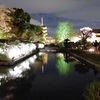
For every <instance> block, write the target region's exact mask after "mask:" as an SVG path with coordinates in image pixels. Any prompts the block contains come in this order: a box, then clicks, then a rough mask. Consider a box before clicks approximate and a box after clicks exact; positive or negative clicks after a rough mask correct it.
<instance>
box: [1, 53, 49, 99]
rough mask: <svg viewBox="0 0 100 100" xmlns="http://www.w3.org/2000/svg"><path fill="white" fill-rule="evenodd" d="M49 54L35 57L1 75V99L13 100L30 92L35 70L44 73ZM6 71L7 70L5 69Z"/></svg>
mask: <svg viewBox="0 0 100 100" xmlns="http://www.w3.org/2000/svg"><path fill="white" fill-rule="evenodd" d="M47 59H48V56H47V54H42V53H40V54H39V55H38V56H36V55H34V56H32V57H30V58H29V59H27V60H25V61H24V62H22V63H20V64H18V65H17V66H15V67H14V68H7V69H6V71H2V72H3V73H2V72H1V73H0V85H1V86H0V99H8V100H9V99H12V98H14V97H16V96H17V95H19V94H24V93H26V92H28V90H29V89H30V88H31V85H32V80H33V79H34V78H35V70H37V69H38V68H39V67H40V68H41V69H42V71H44V68H43V64H46V63H47ZM4 70H5V68H4Z"/></svg>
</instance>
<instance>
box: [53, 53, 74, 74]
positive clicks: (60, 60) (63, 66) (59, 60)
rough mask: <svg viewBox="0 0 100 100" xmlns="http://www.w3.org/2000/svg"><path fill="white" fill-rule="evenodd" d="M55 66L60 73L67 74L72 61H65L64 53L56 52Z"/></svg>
mask: <svg viewBox="0 0 100 100" xmlns="http://www.w3.org/2000/svg"><path fill="white" fill-rule="evenodd" d="M55 58H56V67H57V69H58V71H59V74H60V75H67V74H68V73H69V72H71V71H72V68H73V67H72V66H73V65H72V63H70V62H69V63H66V62H65V58H64V55H63V54H62V53H57V54H56V56H55Z"/></svg>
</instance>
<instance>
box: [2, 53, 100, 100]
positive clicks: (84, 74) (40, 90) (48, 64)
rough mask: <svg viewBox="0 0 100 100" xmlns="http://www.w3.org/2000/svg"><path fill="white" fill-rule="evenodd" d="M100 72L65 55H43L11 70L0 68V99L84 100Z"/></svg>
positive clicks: (31, 58) (99, 76) (39, 54)
mask: <svg viewBox="0 0 100 100" xmlns="http://www.w3.org/2000/svg"><path fill="white" fill-rule="evenodd" d="M94 80H100V73H99V71H97V70H94V69H92V68H91V66H86V65H84V64H82V63H81V62H79V61H78V60H77V59H75V58H73V57H70V56H69V55H68V54H66V53H65V54H63V53H45V52H40V53H38V54H36V55H34V56H32V57H30V58H29V59H27V60H25V61H24V62H22V63H20V64H18V65H16V66H13V67H11V68H7V67H6V68H4V67H3V66H1V68H0V97H1V98H0V99H1V100H2V99H4V100H13V99H14V100H51V99H53V100H54V99H56V100H83V93H84V91H85V89H86V87H87V86H88V85H89V84H90V83H91V82H93V81H94Z"/></svg>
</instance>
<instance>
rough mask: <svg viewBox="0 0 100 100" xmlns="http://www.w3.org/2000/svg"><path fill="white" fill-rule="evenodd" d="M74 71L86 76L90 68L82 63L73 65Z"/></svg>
mask: <svg viewBox="0 0 100 100" xmlns="http://www.w3.org/2000/svg"><path fill="white" fill-rule="evenodd" d="M75 70H76V71H77V72H78V73H81V74H86V73H88V72H89V70H90V68H89V67H88V66H86V65H84V64H83V63H79V64H76V65H75Z"/></svg>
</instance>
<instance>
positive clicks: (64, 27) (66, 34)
mask: <svg viewBox="0 0 100 100" xmlns="http://www.w3.org/2000/svg"><path fill="white" fill-rule="evenodd" d="M73 35H74V30H73V27H72V25H71V23H70V22H67V21H65V22H59V23H58V26H57V30H56V41H57V42H59V43H60V42H62V41H64V40H65V39H67V38H68V39H70V37H71V36H73Z"/></svg>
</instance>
